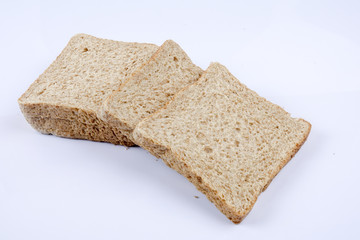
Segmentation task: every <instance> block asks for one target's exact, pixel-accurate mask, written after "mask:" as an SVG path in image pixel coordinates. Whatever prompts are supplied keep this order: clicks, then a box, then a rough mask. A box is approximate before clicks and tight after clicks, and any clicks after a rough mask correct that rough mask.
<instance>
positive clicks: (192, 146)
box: [18, 34, 311, 223]
mask: <svg viewBox="0 0 360 240" xmlns="http://www.w3.org/2000/svg"><path fill="white" fill-rule="evenodd" d="M18 102H19V105H20V108H21V111H22V112H23V114H24V116H25V118H26V120H27V121H28V122H29V123H30V124H31V125H32V126H33V127H34V128H35V129H36V130H38V131H40V132H41V133H44V134H53V135H57V136H61V137H68V138H78V139H88V140H92V141H102V142H110V143H113V144H120V145H125V146H133V145H139V146H141V147H143V148H144V149H146V150H148V151H149V152H150V153H152V154H153V155H155V156H156V157H158V158H161V159H162V160H163V161H164V162H165V163H166V164H167V165H168V166H169V167H171V168H173V169H175V170H176V171H177V172H179V173H180V174H182V175H183V176H185V177H186V178H187V179H188V180H189V181H190V182H192V183H193V184H194V185H195V186H196V187H197V189H198V190H200V191H201V192H203V193H204V194H205V195H206V196H207V198H208V199H209V200H210V201H211V202H213V203H214V204H215V206H216V207H217V208H218V209H219V210H220V211H222V212H223V213H224V214H225V215H226V216H227V217H228V218H229V219H230V220H231V221H233V222H234V223H240V222H241V221H242V220H243V219H244V217H245V216H246V215H247V214H248V213H249V211H250V210H251V209H252V207H253V205H254V204H255V202H256V199H257V197H258V196H259V194H260V193H261V192H262V191H264V190H265V189H266V188H267V186H268V185H269V183H270V182H271V180H272V179H273V178H274V177H275V176H276V174H277V173H278V172H279V171H280V170H281V168H282V167H283V166H284V165H285V164H286V163H287V162H288V161H289V160H290V159H291V158H292V157H293V156H294V154H295V153H296V152H297V151H298V150H299V148H300V147H301V145H302V144H303V143H304V141H305V140H306V138H307V136H308V134H309V132H310V129H311V125H310V123H308V122H306V121H305V120H303V119H295V118H292V117H291V116H290V114H289V113H287V112H286V111H285V110H284V109H282V108H281V107H279V106H277V105H275V104H273V103H271V102H269V101H267V100H266V99H264V98H262V97H260V96H259V95H258V94H256V93H255V92H254V91H252V90H250V89H248V88H247V87H246V86H245V85H244V84H242V83H240V82H239V81H238V80H237V79H236V78H235V77H234V76H233V75H232V74H231V73H230V72H229V71H228V70H227V69H226V68H225V67H224V66H223V65H221V64H219V63H212V64H210V66H209V67H208V68H207V69H206V70H205V71H203V70H202V69H201V68H199V67H198V66H196V65H195V64H194V63H192V61H191V59H190V58H189V57H188V56H187V54H186V53H185V52H184V51H183V50H182V49H181V48H180V46H179V45H178V44H176V43H175V42H174V41H171V40H168V41H166V42H164V43H163V45H161V46H160V47H158V46H156V45H154V44H147V43H127V42H118V41H111V40H105V39H99V38H95V37H92V36H89V35H86V34H78V35H76V36H74V37H73V38H72V39H71V40H70V42H69V43H68V45H67V46H66V47H65V49H64V50H63V51H62V52H61V54H60V55H59V56H58V57H57V59H56V60H55V61H54V62H53V63H52V64H51V65H50V66H49V67H48V68H47V69H46V70H45V72H44V73H43V74H42V75H40V77H39V78H38V79H37V80H36V81H35V82H34V83H33V84H31V86H30V87H29V89H28V90H27V91H26V92H25V93H24V94H23V95H22V96H21V97H20V98H19V100H18Z"/></svg>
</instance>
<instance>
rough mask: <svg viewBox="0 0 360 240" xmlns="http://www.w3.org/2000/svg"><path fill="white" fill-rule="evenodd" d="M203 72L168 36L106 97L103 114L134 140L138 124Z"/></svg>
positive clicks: (104, 118) (105, 118)
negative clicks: (117, 88) (138, 67)
mask: <svg viewBox="0 0 360 240" xmlns="http://www.w3.org/2000/svg"><path fill="white" fill-rule="evenodd" d="M202 72H203V70H202V69H201V68H199V67H198V66H196V65H195V64H193V63H192V61H191V59H190V58H189V57H188V56H187V55H186V53H185V52H184V51H183V50H182V49H181V47H180V46H179V45H178V44H177V43H175V42H174V41H172V40H167V41H165V42H164V43H163V45H161V47H160V48H159V49H158V51H157V52H156V53H155V54H154V55H153V56H152V57H151V59H150V60H149V61H148V62H147V63H146V64H144V65H143V66H142V67H141V68H140V69H139V70H138V71H137V72H136V73H134V75H133V76H132V77H131V78H129V80H128V81H126V82H125V83H124V84H123V85H122V86H121V87H120V89H119V90H118V91H116V92H114V93H113V94H112V95H111V96H110V97H109V98H108V99H107V100H106V101H105V103H104V105H103V108H102V118H103V120H104V121H106V122H108V123H110V125H111V126H113V127H115V128H118V129H120V131H121V133H122V134H123V135H125V137H127V138H128V139H130V140H131V141H134V139H133V138H132V131H133V130H134V128H135V126H136V125H137V124H138V123H139V122H140V121H141V120H142V119H144V118H145V117H147V116H149V115H150V114H152V113H154V112H155V111H156V110H158V109H159V108H161V107H163V106H164V105H165V104H166V103H167V102H168V101H169V100H170V99H171V98H172V97H173V95H174V94H175V93H177V92H178V91H179V90H181V89H182V88H184V87H185V86H186V85H189V84H192V83H194V82H195V81H196V80H198V79H199V77H200V75H201V73H202ZM119 137H122V136H119Z"/></svg>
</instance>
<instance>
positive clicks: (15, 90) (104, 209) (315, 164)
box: [0, 0, 360, 240]
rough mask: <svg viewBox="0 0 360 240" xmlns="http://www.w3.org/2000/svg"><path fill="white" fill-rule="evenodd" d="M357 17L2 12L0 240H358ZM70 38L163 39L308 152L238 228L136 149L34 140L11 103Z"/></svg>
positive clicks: (36, 4) (348, 4)
mask: <svg viewBox="0 0 360 240" xmlns="http://www.w3.org/2000/svg"><path fill="white" fill-rule="evenodd" d="M359 13H360V1H312V0H309V1H300V0H299V1H219V2H214V1H196V2H195V1H194V2H193V1H180V2H173V1H154V0H152V1H129V2H121V1H99V2H98V3H96V2H92V1H82V2H75V1H74V2H73V1H59V2H50V1H27V2H25V1H24V2H19V1H8V3H6V2H5V1H1V3H0V34H1V35H0V66H1V71H0V79H1V80H0V81H1V85H0V104H1V106H0V107H1V111H0V133H1V135H0V148H1V151H0V239H1V240H8V239H11V240H12V239H36V240H41V239H87V240H88V239H130V238H133V239H195V238H196V239H278V240H279V239H289V238H291V239H360V229H359V228H360V187H359V182H360V173H359V169H360V163H359V162H360V156H359V149H360V127H359V126H360V124H359V123H360V107H359V105H360V14H359ZM80 32H83V33H87V34H92V35H94V36H97V37H101V38H110V39H114V40H121V41H137V42H152V43H156V44H158V45H160V44H162V42H164V41H165V40H166V39H173V40H175V41H176V42H178V43H179V44H180V45H181V46H182V47H183V49H184V50H185V51H187V53H188V54H189V56H190V57H191V58H192V59H193V61H194V62H195V63H196V64H198V65H199V66H200V67H202V68H204V69H206V67H207V66H208V64H209V63H210V62H211V61H218V62H220V63H222V64H224V65H225V66H227V67H228V68H229V70H230V71H231V72H232V73H233V74H234V75H235V76H236V77H237V78H238V79H239V80H240V81H242V82H243V83H245V84H246V85H247V86H249V87H250V88H252V89H254V90H255V91H257V92H258V93H259V94H260V95H262V96H264V97H266V98H268V99H269V100H271V101H273V102H275V103H277V104H279V105H280V106H282V107H284V108H285V109H286V110H287V111H289V112H291V113H292V114H293V116H296V117H302V118H304V119H306V120H308V121H309V122H311V123H312V125H313V128H312V132H311V134H310V136H309V138H308V141H307V142H306V143H305V145H304V146H303V147H302V148H301V150H300V151H299V153H298V154H297V155H296V156H295V157H294V158H293V160H292V161H290V163H289V164H288V165H287V166H286V167H285V168H284V169H283V170H282V171H281V172H280V174H279V175H278V176H277V177H276V178H275V179H274V181H273V182H272V184H271V185H270V186H269V188H268V189H267V190H266V191H265V192H264V193H263V194H261V196H260V197H259V199H258V201H257V203H256V204H255V206H254V208H253V210H252V211H251V213H250V214H249V215H248V217H247V218H246V219H245V220H244V221H243V222H242V223H241V224H240V225H235V224H233V223H231V222H230V221H229V220H227V219H226V218H225V216H224V215H223V214H221V213H220V211H218V210H217V209H216V208H215V207H214V206H213V204H211V203H210V202H209V201H208V200H207V199H206V198H205V196H204V195H202V194H200V193H199V192H198V191H197V190H196V189H195V187H193V186H192V185H191V184H190V183H189V182H188V181H187V180H186V179H185V178H184V177H182V176H181V175H179V174H177V173H176V172H175V171H173V170H172V169H170V168H168V167H166V166H165V165H164V164H163V163H162V161H160V160H157V159H155V158H154V157H153V156H151V155H150V154H149V153H147V152H146V151H144V150H142V149H140V148H130V149H128V150H126V148H124V147H121V146H114V145H111V144H107V143H95V142H90V141H82V140H70V139H64V138H58V137H54V136H46V135H41V134H39V133H37V132H36V131H35V130H33V129H32V128H31V127H30V125H29V124H28V123H27V122H26V121H25V119H24V118H23V116H22V114H21V112H20V110H19V107H18V105H17V98H18V97H20V95H21V94H22V93H23V92H24V91H25V90H26V89H27V88H28V86H29V85H30V84H31V83H32V82H33V81H34V80H35V79H36V78H37V77H38V76H39V75H40V74H41V73H42V72H43V71H44V70H45V69H46V67H47V66H48V65H49V64H50V63H51V62H52V61H53V60H54V59H55V58H56V56H57V55H58V54H59V53H60V52H61V50H62V49H63V47H64V46H65V45H66V44H67V41H68V40H69V39H70V37H71V36H72V35H74V34H76V33H80ZM194 196H199V198H198V199H197V198H195V197H194Z"/></svg>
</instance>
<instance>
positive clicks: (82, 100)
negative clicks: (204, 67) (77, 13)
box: [18, 34, 159, 146]
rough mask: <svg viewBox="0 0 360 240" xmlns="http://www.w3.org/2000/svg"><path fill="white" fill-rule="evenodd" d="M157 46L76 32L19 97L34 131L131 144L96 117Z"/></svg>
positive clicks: (23, 110)
mask: <svg viewBox="0 0 360 240" xmlns="http://www.w3.org/2000/svg"><path fill="white" fill-rule="evenodd" d="M158 48H159V47H158V46H156V45H154V44H147V43H128V42H118V41H112V40H106V39H100V38H96V37H93V36H90V35H86V34H78V35H75V36H74V37H72V38H71V40H70V41H69V43H68V44H67V46H66V47H65V49H64V50H63V51H62V52H61V54H60V55H59V56H58V57H57V58H56V60H55V61H54V62H53V63H52V64H51V65H50V66H49V67H48V68H47V69H46V70H45V72H44V73H43V74H41V75H40V77H39V78H38V79H37V80H36V81H35V82H34V83H33V84H31V86H30V87H29V89H28V90H27V91H26V92H25V93H24V94H23V95H22V96H21V97H20V98H19V100H18V102H19V105H20V108H21V110H22V112H23V114H24V116H25V118H26V119H27V121H28V122H29V123H30V124H31V125H32V126H33V127H34V128H35V129H36V130H38V131H40V132H42V133H45V134H54V135H58V136H62V137H70V138H79V139H88V140H93V141H104V142H110V143H114V144H122V145H126V146H131V145H133V143H132V142H131V141H130V140H128V139H127V138H126V137H123V138H118V137H117V136H120V134H119V133H118V130H117V129H116V128H113V127H110V126H109V125H108V124H107V123H106V122H104V121H102V120H101V119H100V118H99V117H98V112H99V109H100V107H101V105H102V104H103V102H104V101H105V99H106V98H107V97H108V96H109V95H110V94H111V93H112V92H113V91H115V90H117V89H118V88H119V87H120V85H121V84H122V83H123V82H124V81H125V80H126V79H127V78H128V77H130V76H131V74H133V72H134V71H135V70H136V69H138V68H139V67H140V66H141V65H142V64H144V63H145V62H147V61H148V60H149V59H150V57H151V56H152V55H153V54H154V53H155V52H156V50H157V49H158Z"/></svg>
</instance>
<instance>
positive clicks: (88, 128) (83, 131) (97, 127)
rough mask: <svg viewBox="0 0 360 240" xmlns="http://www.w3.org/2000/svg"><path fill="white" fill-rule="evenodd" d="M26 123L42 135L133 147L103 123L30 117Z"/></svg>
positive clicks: (128, 141)
mask: <svg viewBox="0 0 360 240" xmlns="http://www.w3.org/2000/svg"><path fill="white" fill-rule="evenodd" d="M27 121H28V122H29V123H30V124H31V125H32V126H33V127H34V129H36V130H37V131H39V132H41V133H43V134H52V135H55V136H59V137H66V138H75V139H87V140H91V141H97V142H110V143H113V144H121V145H124V146H133V145H134V144H133V142H132V141H130V140H129V139H127V138H126V136H124V135H122V134H121V133H120V132H119V131H118V129H116V128H111V127H109V126H108V125H107V124H106V123H104V122H99V123H97V124H86V123H83V122H79V121H72V120H67V119H56V118H40V117H30V118H27Z"/></svg>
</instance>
